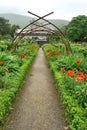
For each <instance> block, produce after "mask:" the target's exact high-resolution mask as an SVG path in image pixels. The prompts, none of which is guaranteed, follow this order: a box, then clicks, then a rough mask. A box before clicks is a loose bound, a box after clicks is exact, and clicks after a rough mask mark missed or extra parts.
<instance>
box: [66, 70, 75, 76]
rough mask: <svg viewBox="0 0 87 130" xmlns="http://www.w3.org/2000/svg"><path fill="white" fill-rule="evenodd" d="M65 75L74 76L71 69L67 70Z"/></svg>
mask: <svg viewBox="0 0 87 130" xmlns="http://www.w3.org/2000/svg"><path fill="white" fill-rule="evenodd" d="M66 75H67V76H72V77H73V76H74V72H73V71H72V70H68V71H67V72H66Z"/></svg>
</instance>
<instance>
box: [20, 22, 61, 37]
mask: <svg viewBox="0 0 87 130" xmlns="http://www.w3.org/2000/svg"><path fill="white" fill-rule="evenodd" d="M33 25H35V26H37V27H35V28H33V29H30V30H27V31H26V33H28V32H29V33H31V32H35V31H37V30H36V29H38V28H39V27H42V28H44V29H45V30H44V31H47V32H49V33H51V34H53V35H56V36H59V35H58V33H57V32H56V31H55V30H52V29H50V28H49V27H45V26H47V25H49V24H48V23H47V24H43V25H37V24H33ZM40 30H41V29H40ZM40 30H39V31H40ZM24 36H25V35H23V36H22V37H21V38H23V37H24Z"/></svg>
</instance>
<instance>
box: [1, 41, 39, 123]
mask: <svg viewBox="0 0 87 130" xmlns="http://www.w3.org/2000/svg"><path fill="white" fill-rule="evenodd" d="M5 44H6V45H7V46H8V45H9V43H5ZM3 45H4V43H3ZM7 46H6V48H7ZM12 49H13V50H12ZM12 49H11V50H7V49H3V51H0V123H1V122H2V121H3V119H4V117H5V114H6V113H7V112H8V111H9V110H10V109H11V108H12V102H13V100H14V99H15V97H16V93H17V92H18V90H19V88H20V87H21V86H22V83H23V81H24V79H25V76H26V74H27V71H28V70H29V68H30V66H31V63H32V61H33V58H34V57H35V55H36V53H37V50H38V46H37V44H30V45H29V44H23V45H22V46H18V47H17V48H16V49H15V48H12Z"/></svg>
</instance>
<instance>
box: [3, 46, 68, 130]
mask: <svg viewBox="0 0 87 130" xmlns="http://www.w3.org/2000/svg"><path fill="white" fill-rule="evenodd" d="M13 107H14V109H13V111H12V112H11V113H10V114H9V115H8V117H7V119H6V121H5V124H4V130H68V127H67V124H66V122H65V117H64V110H63V108H62V105H61V103H60V99H59V96H58V93H57V91H56V89H55V85H54V83H53V79H52V76H51V74H50V71H49V68H48V66H47V63H46V59H45V56H44V53H43V51H42V49H41V48H40V49H39V51H38V54H37V56H36V58H35V61H34V63H33V65H32V68H31V70H30V71H29V73H28V75H27V77H26V82H25V84H24V86H23V87H22V89H21V90H20V92H19V93H18V95H17V98H16V100H15V102H14V105H13Z"/></svg>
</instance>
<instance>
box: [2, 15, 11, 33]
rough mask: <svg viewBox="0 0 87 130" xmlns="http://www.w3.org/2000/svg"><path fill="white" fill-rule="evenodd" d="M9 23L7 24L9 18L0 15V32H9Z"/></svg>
mask: <svg viewBox="0 0 87 130" xmlns="http://www.w3.org/2000/svg"><path fill="white" fill-rule="evenodd" d="M10 30H11V25H10V24H9V20H7V19H5V18H2V17H0V34H1V35H5V34H10Z"/></svg>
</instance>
